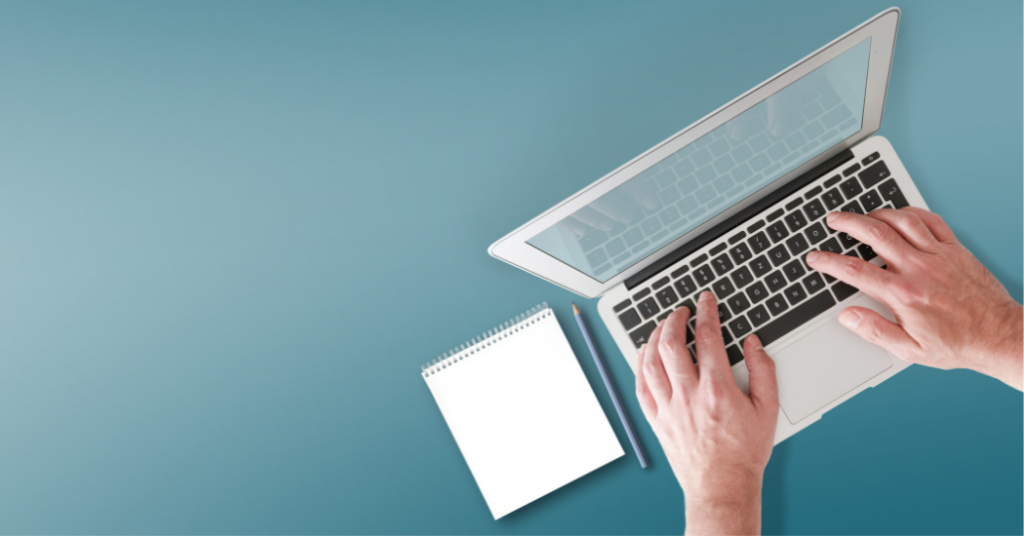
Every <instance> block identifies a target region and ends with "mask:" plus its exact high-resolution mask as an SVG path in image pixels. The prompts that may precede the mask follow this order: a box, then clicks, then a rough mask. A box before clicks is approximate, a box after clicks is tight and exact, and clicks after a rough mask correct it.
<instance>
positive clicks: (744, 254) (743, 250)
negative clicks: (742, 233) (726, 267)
mask: <svg viewBox="0 0 1024 536" xmlns="http://www.w3.org/2000/svg"><path fill="white" fill-rule="evenodd" d="M729 255H730V256H732V260H733V262H735V263H736V264H737V265H740V264H743V263H745V262H747V261H749V260H750V257H752V255H751V253H750V248H748V247H747V245H746V244H740V245H738V246H735V247H733V248H732V249H730V250H729Z"/></svg>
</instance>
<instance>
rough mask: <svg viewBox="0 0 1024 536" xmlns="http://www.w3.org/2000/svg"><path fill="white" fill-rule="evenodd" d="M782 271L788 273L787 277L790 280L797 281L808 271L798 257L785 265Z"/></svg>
mask: <svg viewBox="0 0 1024 536" xmlns="http://www.w3.org/2000/svg"><path fill="white" fill-rule="evenodd" d="M782 273H784V274H786V277H787V278H788V279H789V280H790V281H796V280H797V279H800V278H801V277H803V275H804V274H805V273H807V271H806V270H804V263H802V262H800V259H797V260H795V261H793V262H791V263H789V264H787V265H786V266H785V267H783V268H782Z"/></svg>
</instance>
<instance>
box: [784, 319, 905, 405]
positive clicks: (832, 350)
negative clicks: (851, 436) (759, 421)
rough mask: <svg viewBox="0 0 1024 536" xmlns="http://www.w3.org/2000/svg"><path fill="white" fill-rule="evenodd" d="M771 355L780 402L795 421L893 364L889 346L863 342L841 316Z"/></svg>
mask: <svg viewBox="0 0 1024 536" xmlns="http://www.w3.org/2000/svg"><path fill="white" fill-rule="evenodd" d="M772 354H774V355H772V358H773V359H774V360H775V370H776V376H777V378H778V380H779V404H780V405H781V406H782V410H783V412H785V414H786V417H787V418H788V419H789V422H791V423H793V424H796V423H798V422H800V421H802V420H804V419H805V418H807V417H808V416H809V415H811V414H813V413H814V412H816V411H818V410H819V409H821V408H823V407H825V406H827V405H828V404H830V403H832V402H834V401H835V400H837V399H839V398H840V397H842V396H843V395H845V394H847V393H849V392H850V391H852V390H854V389H856V388H857V387H858V386H860V385H861V384H863V383H864V382H866V381H868V380H870V379H871V378H874V377H875V376H877V375H878V374H879V373H881V372H883V371H884V370H886V369H888V368H889V367H891V366H892V361H891V360H890V359H889V355H888V354H887V353H885V350H883V349H882V348H880V347H878V346H875V345H874V344H871V343H868V342H865V341H864V339H861V338H860V336H858V335H857V334H856V333H854V332H852V331H850V330H848V329H846V328H844V327H843V326H842V324H840V323H839V320H838V319H837V320H832V321H831V322H828V323H826V324H823V325H822V326H821V327H819V328H818V329H816V330H814V331H812V332H811V333H809V334H807V335H806V336H804V337H802V338H800V340H798V341H796V342H794V343H793V344H791V345H789V346H787V347H785V348H783V349H782V350H780V351H777V352H772Z"/></svg>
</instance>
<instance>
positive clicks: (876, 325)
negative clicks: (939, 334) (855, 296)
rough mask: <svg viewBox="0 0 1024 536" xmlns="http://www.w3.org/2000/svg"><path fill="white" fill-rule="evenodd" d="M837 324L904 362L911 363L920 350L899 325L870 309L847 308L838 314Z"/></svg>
mask: <svg viewBox="0 0 1024 536" xmlns="http://www.w3.org/2000/svg"><path fill="white" fill-rule="evenodd" d="M839 323H840V324H842V325H843V326H844V327H845V328H846V329H848V330H850V331H852V332H854V333H856V334H857V335H860V336H861V338H862V339H864V340H865V341H868V342H871V343H875V344H877V345H879V346H881V347H882V348H885V349H886V350H888V351H889V352H890V353H892V354H894V355H896V356H897V357H899V358H901V359H903V360H904V361H911V357H912V356H913V355H914V354H915V353H916V350H920V346H918V344H917V341H915V340H914V339H913V338H911V337H910V335H908V334H907V332H906V331H905V330H904V329H903V328H902V327H901V326H900V325H899V324H896V323H894V322H890V321H889V320H887V319H885V318H884V317H882V315H880V314H878V313H876V312H874V311H872V310H871V309H866V308H864V307H847V308H846V309H843V312H841V313H839Z"/></svg>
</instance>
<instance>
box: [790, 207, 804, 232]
mask: <svg viewBox="0 0 1024 536" xmlns="http://www.w3.org/2000/svg"><path fill="white" fill-rule="evenodd" d="M785 220H786V225H788V226H789V230H790V231H793V232H794V233H795V232H797V231H799V230H800V229H803V228H804V226H805V225H807V219H806V218H804V213H803V212H800V211H799V210H798V211H796V212H791V213H789V214H787V215H786V218H785Z"/></svg>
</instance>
